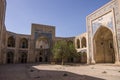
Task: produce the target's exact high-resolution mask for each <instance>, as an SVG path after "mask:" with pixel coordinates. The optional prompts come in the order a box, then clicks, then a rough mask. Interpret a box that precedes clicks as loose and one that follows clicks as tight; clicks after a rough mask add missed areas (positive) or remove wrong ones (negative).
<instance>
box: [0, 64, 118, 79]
mask: <svg viewBox="0 0 120 80" xmlns="http://www.w3.org/2000/svg"><path fill="white" fill-rule="evenodd" d="M0 80H120V66H115V65H113V64H96V65H82V64H74V65H64V66H61V65H50V64H7V65H0Z"/></svg>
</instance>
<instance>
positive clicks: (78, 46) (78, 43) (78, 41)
mask: <svg viewBox="0 0 120 80" xmlns="http://www.w3.org/2000/svg"><path fill="white" fill-rule="evenodd" d="M76 45H77V48H78V49H79V48H80V40H79V39H77V44H76Z"/></svg>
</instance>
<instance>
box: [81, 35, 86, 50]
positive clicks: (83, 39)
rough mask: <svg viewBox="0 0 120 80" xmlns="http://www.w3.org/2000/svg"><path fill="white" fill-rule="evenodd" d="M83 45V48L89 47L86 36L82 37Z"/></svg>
mask: <svg viewBox="0 0 120 80" xmlns="http://www.w3.org/2000/svg"><path fill="white" fill-rule="evenodd" d="M81 47H82V48H85V47H87V43H86V38H85V37H82V39H81Z"/></svg>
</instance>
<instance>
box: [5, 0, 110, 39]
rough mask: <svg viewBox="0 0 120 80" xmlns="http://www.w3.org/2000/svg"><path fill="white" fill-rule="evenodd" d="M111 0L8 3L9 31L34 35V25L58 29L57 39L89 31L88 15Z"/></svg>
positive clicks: (56, 0) (7, 22)
mask: <svg viewBox="0 0 120 80" xmlns="http://www.w3.org/2000/svg"><path fill="white" fill-rule="evenodd" d="M109 1H110V0H7V8H6V28H7V30H8V31H12V32H15V33H20V34H31V24H32V23H37V24H46V25H53V26H56V36H59V37H71V36H76V35H79V34H81V33H84V32H86V16H87V15H89V14H90V13H92V12H93V11H95V10H96V9H98V8H100V7H101V6H103V5H104V4H106V3H107V2H109Z"/></svg>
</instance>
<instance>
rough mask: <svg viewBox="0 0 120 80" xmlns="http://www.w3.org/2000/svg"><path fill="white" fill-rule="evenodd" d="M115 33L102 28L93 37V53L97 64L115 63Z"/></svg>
mask: <svg viewBox="0 0 120 80" xmlns="http://www.w3.org/2000/svg"><path fill="white" fill-rule="evenodd" d="M113 44H114V43H113V33H112V31H111V30H110V29H109V28H108V27H104V26H100V27H99V28H98V29H97V31H96V32H95V34H94V36H93V49H94V50H93V51H94V58H95V61H96V63H113V62H114V61H115V51H114V46H113Z"/></svg>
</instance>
